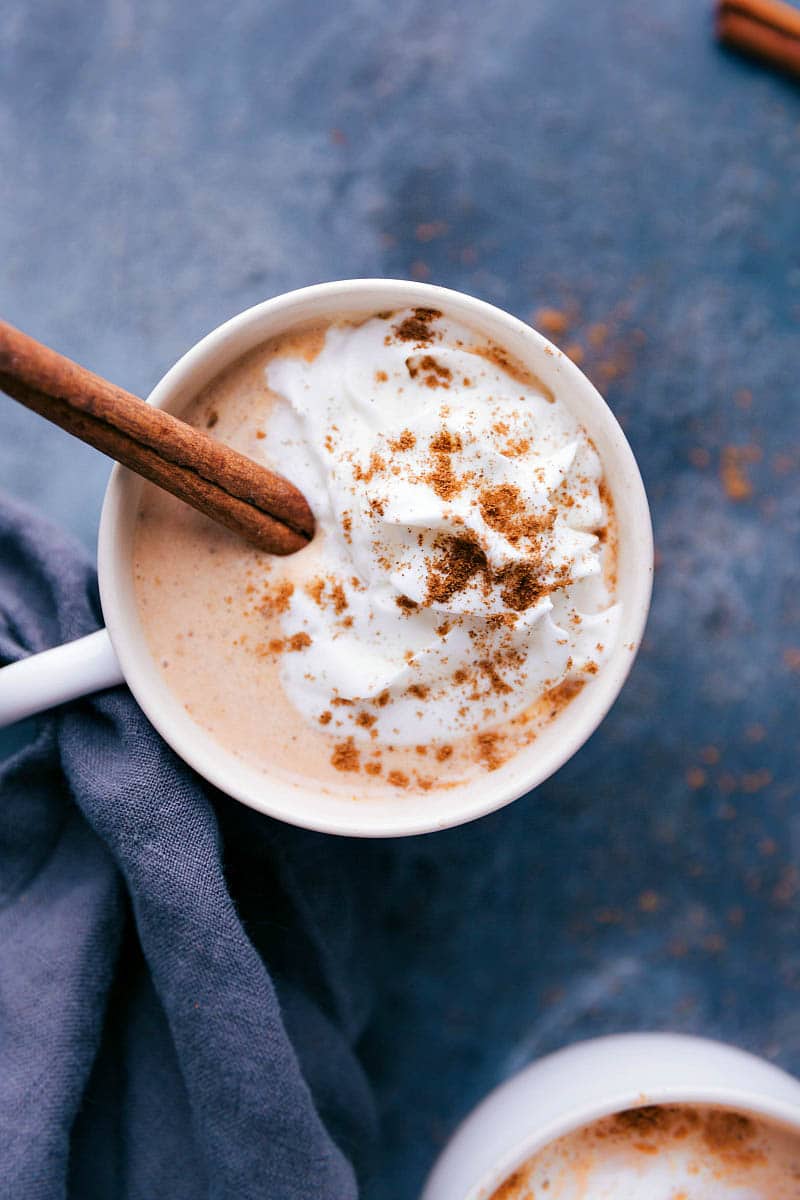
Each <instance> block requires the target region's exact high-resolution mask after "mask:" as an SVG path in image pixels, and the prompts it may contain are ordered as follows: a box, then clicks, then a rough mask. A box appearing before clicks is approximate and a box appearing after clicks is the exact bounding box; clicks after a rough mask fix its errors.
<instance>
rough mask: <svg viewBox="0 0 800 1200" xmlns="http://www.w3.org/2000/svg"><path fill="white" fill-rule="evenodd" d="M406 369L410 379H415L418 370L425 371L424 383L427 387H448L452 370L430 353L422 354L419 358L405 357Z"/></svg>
mask: <svg viewBox="0 0 800 1200" xmlns="http://www.w3.org/2000/svg"><path fill="white" fill-rule="evenodd" d="M406 369H407V370H408V373H409V375H410V376H411V378H412V379H416V377H417V375H419V373H420V371H423V372H425V380H424V382H425V384H426V386H427V387H429V388H438V387H443V388H449V387H450V381H451V380H452V378H453V372H452V371H451V370H450V368H449V367H446V366H444V365H443V364H442V363H440V362H438V361H437V360H436V359H435V358H434V357H433V355H432V354H423V355H422V356H421V357H420V358H414V356H413V355H412V357H411V358H407V359H406Z"/></svg>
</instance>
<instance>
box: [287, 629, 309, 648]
mask: <svg viewBox="0 0 800 1200" xmlns="http://www.w3.org/2000/svg"><path fill="white" fill-rule="evenodd" d="M288 645H289V649H290V650H305V649H307V647H308V646H310V645H311V638H310V637H309V636H308V634H307V633H293V634H292V636H291V637H290V638H289V639H288Z"/></svg>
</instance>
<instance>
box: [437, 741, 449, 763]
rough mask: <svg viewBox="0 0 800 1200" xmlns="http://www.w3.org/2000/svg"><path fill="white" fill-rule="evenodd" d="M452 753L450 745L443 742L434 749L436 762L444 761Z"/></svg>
mask: <svg viewBox="0 0 800 1200" xmlns="http://www.w3.org/2000/svg"><path fill="white" fill-rule="evenodd" d="M452 754H453V747H452V746H449V745H447V744H445V745H443V746H438V747H437V749H436V761H437V762H446V761H447V759H448V758H450V757H451V756H452Z"/></svg>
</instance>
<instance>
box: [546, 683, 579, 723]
mask: <svg viewBox="0 0 800 1200" xmlns="http://www.w3.org/2000/svg"><path fill="white" fill-rule="evenodd" d="M584 682H585V681H584V680H583V679H565V680H564V681H563V683H559V684H558V686H557V687H554V688H551V689H550V691H549V692H545V695H544V697H543V699H544V702H545V704H546V705H548V706H549V707H548V716H549V717H550V719H551V720H552V718H553V717H555V716H556V715H557V713H559V712H560V711H561V709H562V708H565V707H566V706H567V705H568V704H569V702H570V700H574V699H575V697H576V696H577V695H578V692H580V690H581V688H582V687H583V685H584Z"/></svg>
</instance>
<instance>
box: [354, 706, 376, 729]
mask: <svg viewBox="0 0 800 1200" xmlns="http://www.w3.org/2000/svg"><path fill="white" fill-rule="evenodd" d="M376 720H377V717H374V716H373V715H372V713H368V712H365V711H364V710H362V711H361V712H360V713H359V714H358V716H357V717H356V725H360V726H361V727H362V728H363V729H369V728H370V727H371V726H372V725H374V724H375V722H376Z"/></svg>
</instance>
